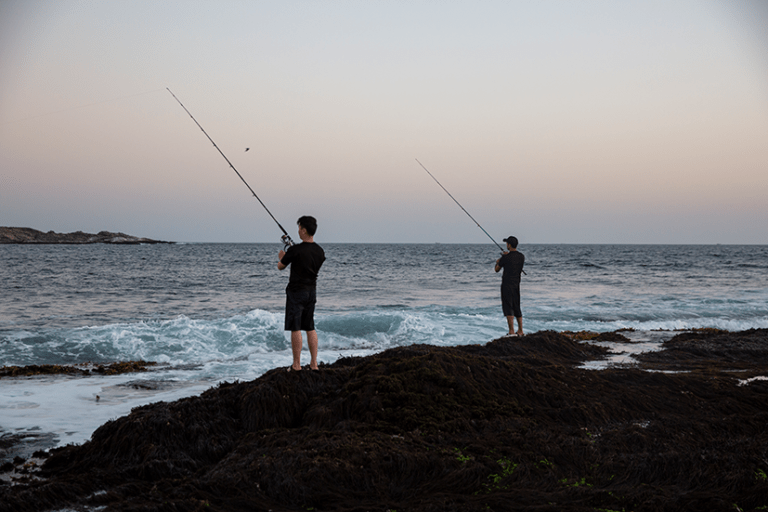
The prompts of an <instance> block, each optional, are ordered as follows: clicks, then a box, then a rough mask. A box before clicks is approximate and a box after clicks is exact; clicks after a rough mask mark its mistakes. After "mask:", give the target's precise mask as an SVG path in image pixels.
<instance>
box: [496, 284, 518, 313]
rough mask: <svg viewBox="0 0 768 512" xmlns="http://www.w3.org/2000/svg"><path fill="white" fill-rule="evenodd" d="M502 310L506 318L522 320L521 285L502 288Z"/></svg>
mask: <svg viewBox="0 0 768 512" xmlns="http://www.w3.org/2000/svg"><path fill="white" fill-rule="evenodd" d="M501 310H502V311H503V312H504V316H514V317H517V318H520V317H522V316H523V312H522V311H520V285H519V284H518V285H516V286H515V285H513V286H502V287H501Z"/></svg>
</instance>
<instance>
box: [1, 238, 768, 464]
mask: <svg viewBox="0 0 768 512" xmlns="http://www.w3.org/2000/svg"><path fill="white" fill-rule="evenodd" d="M318 242H319V243H320V244H321V245H322V246H323V248H324V249H325V252H326V257H327V260H326V262H325V264H324V266H323V268H322V270H321V272H320V277H319V280H318V304H317V309H316V315H315V318H316V326H317V330H318V335H319V345H320V349H319V358H318V359H319V360H320V361H321V362H325V363H332V362H334V361H335V360H337V359H339V358H340V357H348V356H364V355H369V354H373V353H376V352H380V351H383V350H386V349H388V348H392V347H397V346H403V345H408V344H413V343H428V344H432V345H442V346H451V345H464V344H484V343H487V342H489V341H491V340H493V339H495V338H498V337H500V336H502V335H503V334H505V333H506V329H507V327H506V320H505V319H504V317H503V316H502V313H501V306H500V300H499V287H500V283H501V274H497V273H495V272H494V271H493V267H494V263H495V260H496V258H497V257H498V256H499V251H498V249H497V248H496V247H495V246H493V245H491V244H477V245H470V244H466V245H465V244H457V245H452V244H450V245H449V244H332V243H328V244H324V243H322V240H318ZM280 248H281V246H280V245H278V244H173V245H165V244H158V245H127V246H126V245H100V244H99V245H0V283H1V285H0V290H1V299H0V366H10V365H14V366H22V365H41V364H66V365H74V364H82V363H92V364H99V363H110V362H114V361H127V360H145V361H154V362H156V363H157V366H156V367H155V368H154V369H153V370H152V371H149V372H145V373H131V374H122V375H114V376H90V377H72V376H65V375H57V376H35V377H24V378H2V379H0V462H2V459H7V458H8V457H10V458H12V457H13V456H14V455H16V454H19V453H21V454H27V453H31V451H32V450H33V449H39V448H50V447H54V446H60V445H65V444H70V443H82V442H84V441H87V440H88V439H89V438H90V436H91V434H92V433H93V431H94V430H95V429H96V428H98V427H99V426H100V425H102V424H103V423H105V422H107V421H109V420H111V419H115V418H117V417H120V416H123V415H126V414H128V413H129V412H130V410H131V409H132V408H133V407H137V406H140V405H144V404H147V403H151V402H156V401H172V400H177V399H179V398H183V397H185V396H190V395H194V394H199V393H201V392H202V391H204V390H206V389H208V388H210V387H211V386H215V385H217V384H218V383H219V382H223V381H229V382H231V381H235V380H240V381H243V380H251V379H254V378H257V377H258V376H260V375H262V374H263V373H265V372H266V371H268V370H270V369H273V368H276V367H288V366H289V365H290V362H291V353H290V342H289V336H288V335H287V334H286V333H285V332H284V331H283V308H284V301H285V293H284V290H285V286H286V284H287V281H288V272H289V271H288V270H285V271H283V272H280V271H278V270H277V252H278V250H279V249H280ZM519 249H520V251H521V252H523V253H524V254H525V257H526V265H525V271H526V273H527V275H524V276H523V279H522V284H521V294H522V310H523V316H524V328H525V331H526V332H535V331H540V330H555V331H566V330H567V331H581V330H591V331H598V332H604V331H613V330H616V329H623V328H630V329H634V332H633V333H632V334H631V337H632V339H633V341H635V342H636V347H639V349H636V350H655V349H658V346H659V344H660V343H661V341H663V339H665V338H668V337H669V336H671V331H674V330H684V329H693V328H703V327H714V328H719V329H726V330H730V331H738V330H745V329H750V328H768V246H724V245H723V246H721V245H700V246H694V245H556V244H553V245H549V244H547V245H544V244H542V245H535V244H528V245H525V244H521V246H520V248H519ZM614 348H615V352H616V353H617V357H615V358H611V359H609V362H613V363H622V362H627V361H628V359H627V357H625V356H626V351H627V348H626V346H624V347H614ZM302 362H303V364H307V363H308V362H309V355H308V352H307V350H306V343H305V348H304V353H303V359H302ZM601 364H604V363H601ZM594 368H599V365H598V366H595V367H594ZM11 440H12V441H13V443H11V442H10V441H11ZM2 441H7V442H6V443H5V444H3V443H2ZM5 445H8V446H12V447H11V448H8V449H6V451H5V452H3V451H2V450H3V448H2V447H3V446H5Z"/></svg>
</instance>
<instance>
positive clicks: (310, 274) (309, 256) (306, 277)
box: [280, 242, 325, 291]
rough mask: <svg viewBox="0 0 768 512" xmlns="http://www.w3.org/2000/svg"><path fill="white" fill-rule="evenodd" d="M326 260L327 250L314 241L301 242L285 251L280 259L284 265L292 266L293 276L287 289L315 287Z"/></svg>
mask: <svg viewBox="0 0 768 512" xmlns="http://www.w3.org/2000/svg"><path fill="white" fill-rule="evenodd" d="M324 261H325V251H323V248H322V247H320V246H319V245H317V244H316V243H314V242H301V243H300V244H298V245H292V246H290V247H289V248H288V250H287V251H285V256H283V259H281V260H280V263H282V264H283V265H286V266H287V265H290V266H291V278H290V279H289V280H288V287H287V288H286V289H287V290H291V291H299V290H306V289H311V288H314V287H315V285H316V284H317V273H318V271H319V270H320V267H321V266H322V265H323V262H324Z"/></svg>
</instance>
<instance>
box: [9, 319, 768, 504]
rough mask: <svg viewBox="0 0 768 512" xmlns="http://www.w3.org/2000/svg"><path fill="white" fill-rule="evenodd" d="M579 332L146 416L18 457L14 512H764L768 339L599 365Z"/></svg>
mask: <svg viewBox="0 0 768 512" xmlns="http://www.w3.org/2000/svg"><path fill="white" fill-rule="evenodd" d="M612 337H613V339H616V340H619V341H620V337H621V335H620V333H616V334H614V335H613V336H612ZM576 338H577V337H576V336H573V335H566V334H565V333H555V332H539V333H535V334H531V335H528V336H525V337H524V338H502V339H498V340H494V341H492V342H490V343H487V344H485V345H470V346H453V347H436V346H429V345H412V346H406V347H400V348H395V349H391V350H387V351H385V352H382V353H380V354H376V355H373V356H369V357H361V358H343V359H340V360H338V361H337V362H335V363H333V364H331V365H325V366H321V370H320V371H319V372H312V371H301V372H287V371H286V369H285V368H277V369H274V370H272V371H270V372H268V373H266V374H265V375H263V376H262V377H260V378H258V379H256V380H254V381H251V382H235V383H227V384H222V385H220V386H218V387H216V388H211V389H210V390H208V391H206V392H205V393H203V394H201V395H199V396H195V397H189V398H185V399H182V400H178V401H176V402H172V403H166V402H158V403H154V404H150V405H146V406H143V407H137V408H135V409H133V411H132V412H131V414H130V415H128V416H125V417H122V418H119V419H116V420H113V421H110V422H108V423H106V424H105V425H103V426H102V427H100V428H99V429H98V430H96V432H94V434H93V436H92V438H91V440H90V441H89V442H87V443H84V444H83V445H79V446H74V445H73V446H65V447H62V448H57V449H55V450H52V453H50V454H48V453H42V452H41V453H37V454H36V459H35V460H30V461H24V460H16V461H14V462H13V465H15V467H16V472H17V473H18V474H22V475H23V474H24V473H25V472H26V474H27V476H26V477H24V476H22V477H21V478H17V479H16V481H15V482H14V483H13V485H12V484H10V483H0V512H5V511H15V512H23V511H35V512H41V511H46V510H61V509H62V507H64V508H65V509H66V510H102V511H104V512H128V511H138V510H142V511H158V512H159V511H171V510H174V511H202V510H206V511H207V510H211V511H253V510H257V511H262V510H263V511H267V510H274V511H278V510H280V511H286V510H296V511H298V510H304V511H305V510H314V511H324V510H334V511H346V512H363V511H406V510H407V511H430V512H432V511H434V512H438V511H440V512H445V511H481V510H482V511H488V510H497V511H500V510H505V511H506V510H526V511H528V510H530V511H533V510H536V511H563V510H567V511H585V512H586V511H590V512H592V511H596V510H600V511H633V512H642V511H667V510H669V511H672V510H674V511H678V510H708V511H726V510H728V511H734V510H740V511H757V510H766V507H768V429H766V428H765V426H766V424H768V407H766V405H767V404H768V380H766V375H768V330H766V329H760V330H750V331H744V332H738V333H730V332H725V331H714V330H712V331H702V332H696V333H680V334H678V335H676V336H674V337H673V338H672V339H670V340H669V341H667V342H665V343H664V350H661V351H659V352H654V353H652V354H647V356H646V357H642V358H640V362H639V363H638V364H637V365H636V366H634V367H623V368H609V369H605V370H599V371H595V370H584V369H580V368H577V366H578V365H580V364H581V363H583V362H584V361H588V360H594V359H595V358H599V357H601V356H602V355H605V354H606V349H604V348H602V347H598V346H595V345H590V344H587V343H581V342H579V341H578V339H576ZM43 460H44V462H43ZM6 466H8V464H6ZM5 470H6V471H7V470H8V467H6V468H5Z"/></svg>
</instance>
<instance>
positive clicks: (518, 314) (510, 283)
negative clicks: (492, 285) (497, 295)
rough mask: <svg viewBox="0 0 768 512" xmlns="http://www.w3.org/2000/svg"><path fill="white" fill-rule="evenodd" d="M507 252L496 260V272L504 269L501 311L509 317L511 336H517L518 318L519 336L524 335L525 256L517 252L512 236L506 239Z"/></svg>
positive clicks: (515, 239) (515, 241) (514, 239)
mask: <svg viewBox="0 0 768 512" xmlns="http://www.w3.org/2000/svg"><path fill="white" fill-rule="evenodd" d="M504 242H506V243H507V251H505V252H504V254H503V255H502V256H501V258H499V259H497V260H496V268H495V270H496V272H498V271H499V270H501V269H502V268H503V269H504V273H503V274H502V276H501V309H502V311H503V312H504V316H506V317H507V324H508V325H509V334H507V336H514V335H515V326H514V319H515V318H517V335H518V336H522V335H523V312H522V311H520V274H521V273H522V272H523V265H525V256H523V253H521V252H520V251H518V250H517V238H515V237H514V236H510V237H507V238H505V239H504Z"/></svg>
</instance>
